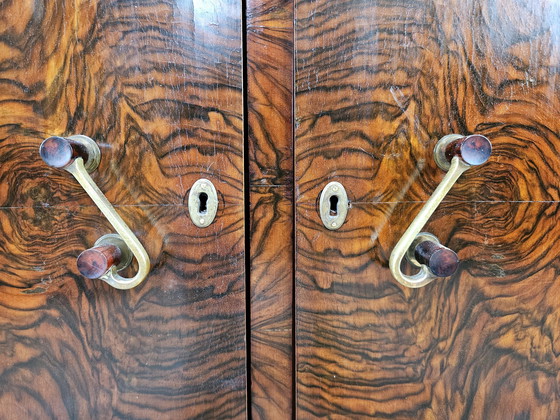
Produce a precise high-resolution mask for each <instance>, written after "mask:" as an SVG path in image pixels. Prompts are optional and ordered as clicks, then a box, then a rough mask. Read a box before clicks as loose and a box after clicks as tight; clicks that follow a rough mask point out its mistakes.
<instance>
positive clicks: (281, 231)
mask: <svg viewBox="0 0 560 420" xmlns="http://www.w3.org/2000/svg"><path fill="white" fill-rule="evenodd" d="M293 7H294V4H293V1H291V0H249V1H248V2H247V111H248V112H247V116H246V117H247V124H248V133H247V134H248V140H249V141H248V150H247V152H248V159H249V161H248V167H249V174H248V180H249V185H250V202H251V213H250V217H251V225H250V235H251V237H250V250H249V252H250V259H251V260H250V261H251V272H250V287H251V307H250V318H251V329H250V330H251V398H252V406H251V412H252V416H253V418H255V419H277V418H290V417H291V416H292V411H293V410H292V406H293V360H292V359H293V348H292V339H293V337H292V334H293V329H292V324H293V320H292V318H293V265H294V262H293V241H294V238H293V118H292V113H293V112H292V104H293V91H294V88H293Z"/></svg>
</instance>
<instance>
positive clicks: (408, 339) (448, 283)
mask: <svg viewBox="0 0 560 420" xmlns="http://www.w3.org/2000/svg"><path fill="white" fill-rule="evenodd" d="M559 17H560V7H559V6H558V5H557V4H555V3H553V2H547V1H544V0H543V1H541V0H531V1H528V2H520V1H514V0H506V1H501V2H494V1H476V2H474V1H458V0H457V1H455V0H453V1H439V0H438V1H433V0H428V1H421V2H417V1H407V0H392V1H378V0H368V1H365V0H364V1H361V0H342V1H338V2H332V1H328V0H317V1H309V0H300V1H298V2H297V3H296V19H295V22H296V28H295V43H296V44H295V57H296V89H297V91H296V104H295V105H296V106H295V119H296V140H295V145H296V152H295V153H296V155H295V156H296V157H295V161H296V166H295V178H296V187H295V191H296V209H297V212H296V293H295V296H296V363H297V368H296V404H297V415H298V417H299V418H318V417H325V418H399V419H405V418H407V419H418V418H421V419H447V418H453V419H455V418H457V419H458V418H465V419H466V418H469V419H471V418H472V419H514V418H515V419H520V418H531V419H551V418H557V417H558V413H560V389H559V385H558V384H559V378H560V376H559V373H558V372H559V371H560V356H559V355H560V282H559V281H558V270H559V269H560V263H559V257H560V250H559V248H558V246H557V244H556V242H557V239H556V238H557V237H558V234H559V233H560V232H559V227H558V226H559V223H558V222H559V217H560V216H559V215H560V213H559V210H560V208H559V198H560V197H559V185H560V184H559V182H558V179H560V176H559V175H560V158H558V155H559V153H558V150H559V145H560V118H559V117H560V75H559V71H558V69H559V68H560V32H559V27H558V19H559ZM452 133H456V134H462V135H469V134H481V135H485V136H487V137H488V138H489V139H490V140H491V142H492V145H493V151H492V156H491V157H490V159H489V161H488V162H487V163H485V164H484V165H481V166H479V167H475V168H472V169H469V170H468V171H467V172H466V173H465V174H464V175H463V176H462V177H461V178H460V180H459V181H458V183H457V184H456V185H455V186H454V187H453V189H452V190H451V192H450V194H449V195H448V196H447V197H446V200H445V201H444V203H443V204H442V205H441V206H440V207H439V208H438V210H437V211H436V213H435V214H434V216H433V217H432V219H431V220H430V221H429V223H428V224H427V225H426V228H425V230H426V231H427V232H432V233H434V234H436V235H437V236H438V238H439V239H440V240H441V242H442V243H443V244H444V245H446V246H448V247H449V248H451V249H453V250H454V251H456V252H457V253H458V256H459V258H460V260H461V263H460V264H459V268H458V271H457V272H456V273H455V274H454V275H453V276H452V277H450V278H445V279H438V280H436V281H434V282H433V283H431V284H429V285H428V286H426V287H424V288H422V289H418V290H412V289H407V288H404V287H402V286H400V285H399V284H398V283H397V282H396V280H394V279H393V278H392V276H391V274H390V271H389V268H388V260H389V255H390V253H391V250H392V249H393V247H394V245H395V244H396V242H397V241H398V239H399V238H400V236H401V235H402V234H403V232H404V230H405V229H406V227H407V226H408V225H409V224H410V222H411V221H412V219H413V218H414V217H415V216H416V214H417V213H418V211H419V210H420V208H421V207H422V205H423V204H424V202H425V201H426V200H427V199H428V197H429V196H430V195H431V194H432V192H433V190H434V189H435V188H436V186H437V185H438V184H439V182H440V181H441V179H442V178H443V175H444V173H443V171H442V170H440V169H439V168H438V167H437V165H436V164H435V162H434V159H433V156H432V153H433V148H434V146H435V144H436V142H437V140H438V139H439V138H440V137H442V136H444V135H446V134H452ZM333 180H336V181H339V182H341V183H342V184H343V185H344V186H345V188H346V190H347V192H348V195H349V197H350V200H351V201H352V206H351V208H350V210H349V213H348V217H347V221H346V223H345V224H344V225H343V227H342V228H341V229H340V230H337V231H332V232H331V231H328V230H326V229H325V228H324V227H323V225H322V223H321V220H320V218H319V215H318V213H317V207H316V200H317V197H318V196H319V194H320V192H321V190H322V188H323V187H324V186H325V185H326V184H327V183H328V182H329V181H333ZM408 269H410V270H412V268H410V267H408Z"/></svg>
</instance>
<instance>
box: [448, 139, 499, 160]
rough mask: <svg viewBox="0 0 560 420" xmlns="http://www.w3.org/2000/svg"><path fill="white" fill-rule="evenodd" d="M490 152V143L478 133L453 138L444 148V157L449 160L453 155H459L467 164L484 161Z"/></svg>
mask: <svg viewBox="0 0 560 420" xmlns="http://www.w3.org/2000/svg"><path fill="white" fill-rule="evenodd" d="M491 153H492V143H490V140H488V139H487V138H486V137H484V136H481V135H479V134H474V135H472V136H467V137H463V138H460V139H458V140H455V141H453V142H451V143H449V144H448V145H447V147H446V148H445V158H446V159H447V160H448V161H449V162H451V159H453V157H454V156H459V157H460V158H461V159H463V160H464V161H465V162H466V163H467V164H469V165H473V166H474V165H482V164H483V163H486V161H487V160H488V158H490V154H491Z"/></svg>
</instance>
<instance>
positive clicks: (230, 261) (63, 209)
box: [0, 0, 247, 419]
mask: <svg viewBox="0 0 560 420" xmlns="http://www.w3.org/2000/svg"><path fill="white" fill-rule="evenodd" d="M241 38H242V37H241V3H240V2H239V1H236V0H235V1H234V0H231V1H230V0H224V1H222V0H218V1H215V2H206V1H205V2H199V1H194V2H193V1H153V0H150V1H148V0H123V1H108V0H107V1H105V0H98V1H81V0H76V1H46V0H45V1H35V2H33V1H30V2H27V1H25V2H19V1H15V0H12V1H2V2H0V267H1V268H0V406H1V407H2V409H1V410H0V411H1V413H0V417H2V418H7V419H16V418H17V419H22V418H53V419H54V418H56V419H87V418H98V419H108V418H126V419H156V418H162V419H164V418H165V419H179V418H244V417H246V415H247V407H246V401H247V399H246V396H247V395H246V382H247V378H246V372H247V367H246V360H245V359H246V351H245V349H246V344H245V343H246V338H245V273H244V271H245V263H244V259H245V249H244V229H245V227H244V202H243V106H242V99H243V98H242V60H241V46H242V42H241ZM71 134H85V135H88V136H89V137H91V138H93V139H94V140H96V141H97V142H98V144H99V146H100V148H101V152H102V158H101V164H100V166H99V168H98V169H97V170H96V171H95V172H94V173H93V174H92V177H93V179H94V181H95V182H96V183H97V184H98V185H99V187H100V188H101V190H102V191H103V192H105V193H106V195H107V197H108V198H109V200H110V201H111V202H112V203H113V204H115V207H116V209H117V211H118V212H119V213H120V214H121V215H122V217H123V218H124V220H125V221H126V222H127V224H128V225H129V226H130V227H131V229H132V230H133V231H134V233H135V234H136V235H137V237H138V238H139V240H140V241H141V242H142V243H143V245H144V246H145V248H146V250H147V252H148V254H149V256H150V259H151V262H152V270H151V272H150V274H149V276H148V278H147V279H146V280H145V282H144V283H142V284H141V285H140V286H138V287H137V288H135V289H133V290H130V291H119V290H115V289H113V288H111V287H109V286H108V285H107V284H106V283H104V282H102V281H99V280H88V279H85V278H84V277H83V276H81V275H80V274H79V272H78V270H77V267H76V257H77V256H78V255H79V253H80V252H81V251H83V250H85V249H88V248H90V247H91V246H93V244H94V242H95V240H96V239H98V238H99V237H100V236H102V235H103V234H107V233H112V232H113V229H112V228H111V226H110V225H109V224H108V222H107V221H106V220H105V219H104V218H103V217H102V215H101V214H100V212H99V210H98V209H97V208H96V207H95V206H93V203H92V202H91V199H90V198H89V197H88V196H87V195H86V194H85V193H84V191H83V190H81V187H80V186H79V184H78V183H77V182H76V181H75V179H74V178H73V177H72V176H71V175H70V174H69V173H67V172H66V171H64V170H60V169H54V168H50V167H48V166H47V165H46V164H45V163H44V162H42V160H41V158H40V156H39V144H40V143H41V141H42V140H43V139H44V138H46V137H48V136H50V135H71ZM202 177H204V178H208V179H210V180H211V181H212V182H213V183H214V185H215V186H216V189H217V190H218V196H219V209H218V214H217V217H216V219H215V221H214V223H213V224H212V225H211V226H210V227H208V228H206V229H199V228H197V227H196V226H194V225H193V223H192V222H191V221H190V219H189V216H188V208H187V206H186V204H187V203H186V200H187V197H188V192H189V189H190V187H191V185H192V184H193V183H194V181H196V180H197V179H198V178H202ZM131 270H132V272H133V270H134V268H131Z"/></svg>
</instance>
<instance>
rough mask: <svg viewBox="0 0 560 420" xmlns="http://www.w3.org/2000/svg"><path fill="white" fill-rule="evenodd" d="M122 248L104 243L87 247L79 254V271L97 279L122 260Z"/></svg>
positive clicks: (89, 277)
mask: <svg viewBox="0 0 560 420" xmlns="http://www.w3.org/2000/svg"><path fill="white" fill-rule="evenodd" d="M121 256H122V253H121V250H120V249H119V247H117V246H115V245H102V246H96V247H94V248H90V249H86V250H85V251H84V252H82V253H81V254H80V255H79V256H78V261H77V264H78V271H79V272H80V273H82V275H83V276H84V277H87V278H88V279H97V278H99V277H101V276H102V275H103V274H105V273H106V272H107V271H109V269H110V268H111V267H112V266H113V265H119V263H120V262H121Z"/></svg>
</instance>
